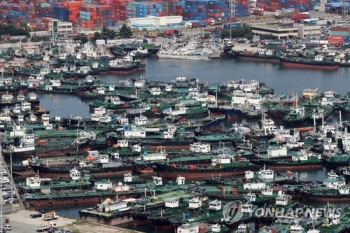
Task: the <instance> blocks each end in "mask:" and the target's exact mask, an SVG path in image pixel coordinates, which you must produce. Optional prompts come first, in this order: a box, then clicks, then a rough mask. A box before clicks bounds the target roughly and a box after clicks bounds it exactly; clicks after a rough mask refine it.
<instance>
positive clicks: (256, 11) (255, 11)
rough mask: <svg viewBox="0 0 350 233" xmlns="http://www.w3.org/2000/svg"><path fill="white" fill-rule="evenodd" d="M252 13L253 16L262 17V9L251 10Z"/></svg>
mask: <svg viewBox="0 0 350 233" xmlns="http://www.w3.org/2000/svg"><path fill="white" fill-rule="evenodd" d="M252 12H253V14H254V15H260V16H263V15H264V9H263V8H253V10H252Z"/></svg>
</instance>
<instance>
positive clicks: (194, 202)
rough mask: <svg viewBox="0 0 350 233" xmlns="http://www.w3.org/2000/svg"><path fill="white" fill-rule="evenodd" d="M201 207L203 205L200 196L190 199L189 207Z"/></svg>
mask: <svg viewBox="0 0 350 233" xmlns="http://www.w3.org/2000/svg"><path fill="white" fill-rule="evenodd" d="M200 207H202V200H201V199H199V198H198V197H194V198H192V199H190V200H189V201H188V208H189V209H198V208H200Z"/></svg>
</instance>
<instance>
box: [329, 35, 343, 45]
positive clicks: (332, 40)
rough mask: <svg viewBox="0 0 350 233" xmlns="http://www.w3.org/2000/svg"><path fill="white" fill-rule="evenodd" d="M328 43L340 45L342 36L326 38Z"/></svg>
mask: <svg viewBox="0 0 350 233" xmlns="http://www.w3.org/2000/svg"><path fill="white" fill-rule="evenodd" d="M328 42H329V43H330V44H342V43H343V42H344V36H328Z"/></svg>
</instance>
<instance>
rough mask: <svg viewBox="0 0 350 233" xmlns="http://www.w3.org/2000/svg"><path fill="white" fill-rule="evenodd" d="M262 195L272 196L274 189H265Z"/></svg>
mask: <svg viewBox="0 0 350 233" xmlns="http://www.w3.org/2000/svg"><path fill="white" fill-rule="evenodd" d="M261 194H262V195H264V196H272V195H273V189H272V188H265V189H263V190H261Z"/></svg>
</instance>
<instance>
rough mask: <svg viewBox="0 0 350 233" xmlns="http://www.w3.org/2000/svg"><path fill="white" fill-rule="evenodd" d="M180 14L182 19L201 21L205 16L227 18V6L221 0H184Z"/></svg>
mask: <svg viewBox="0 0 350 233" xmlns="http://www.w3.org/2000/svg"><path fill="white" fill-rule="evenodd" d="M182 16H183V19H184V20H191V21H194V20H199V21H203V20H206V19H207V18H213V19H215V20H218V19H227V18H228V17H229V14H228V7H227V5H226V4H225V2H224V1H223V0H209V1H197V0H186V1H185V7H184V9H183V10H182Z"/></svg>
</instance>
